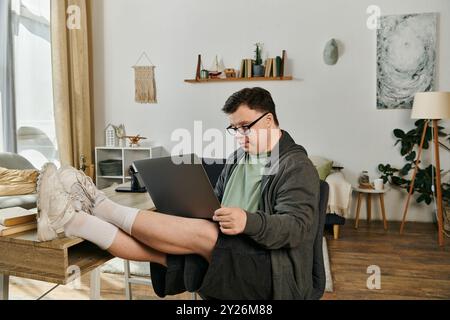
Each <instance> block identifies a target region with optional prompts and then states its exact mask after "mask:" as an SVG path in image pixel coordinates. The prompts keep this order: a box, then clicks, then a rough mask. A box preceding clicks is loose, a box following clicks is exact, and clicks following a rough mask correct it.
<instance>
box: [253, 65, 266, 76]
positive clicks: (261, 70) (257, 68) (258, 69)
mask: <svg viewBox="0 0 450 320" xmlns="http://www.w3.org/2000/svg"><path fill="white" fill-rule="evenodd" d="M265 71H266V68H265V67H264V66H263V65H254V66H253V76H254V77H264V74H265Z"/></svg>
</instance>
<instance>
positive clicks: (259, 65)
mask: <svg viewBox="0 0 450 320" xmlns="http://www.w3.org/2000/svg"><path fill="white" fill-rule="evenodd" d="M255 46H256V49H255V64H254V65H253V76H255V77H264V73H265V68H264V66H263V60H262V44H261V43H256V44H255Z"/></svg>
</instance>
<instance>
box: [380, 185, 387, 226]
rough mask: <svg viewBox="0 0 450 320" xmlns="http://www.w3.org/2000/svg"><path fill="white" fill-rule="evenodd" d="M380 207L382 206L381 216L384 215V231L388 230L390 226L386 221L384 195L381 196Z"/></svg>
mask: <svg viewBox="0 0 450 320" xmlns="http://www.w3.org/2000/svg"><path fill="white" fill-rule="evenodd" d="M380 205H381V214H382V215H383V223H384V230H387V229H388V224H387V220H386V209H385V207H384V194H380Z"/></svg>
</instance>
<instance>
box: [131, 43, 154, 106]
mask: <svg viewBox="0 0 450 320" xmlns="http://www.w3.org/2000/svg"><path fill="white" fill-rule="evenodd" d="M142 58H146V59H147V61H148V62H149V63H150V65H141V66H139V65H138V63H139V62H140V61H141V60H142ZM133 69H134V73H135V86H136V97H135V100H136V102H138V103H157V99H156V82H155V66H154V65H153V63H152V62H151V60H150V58H149V57H148V55H147V53H146V52H143V53H142V54H141V56H140V57H139V59H138V61H137V62H136V64H135V65H134V66H133Z"/></svg>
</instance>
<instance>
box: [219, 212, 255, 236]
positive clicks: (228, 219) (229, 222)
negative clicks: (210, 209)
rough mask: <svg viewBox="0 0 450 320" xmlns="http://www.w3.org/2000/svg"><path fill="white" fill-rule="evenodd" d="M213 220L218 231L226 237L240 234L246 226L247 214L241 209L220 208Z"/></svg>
mask: <svg viewBox="0 0 450 320" xmlns="http://www.w3.org/2000/svg"><path fill="white" fill-rule="evenodd" d="M213 220H214V221H216V222H219V225H220V231H222V233H223V234H225V235H227V236H237V235H239V234H242V233H243V232H244V230H245V226H246V225H247V213H246V212H245V211H244V210H242V209H241V208H220V209H219V210H216V212H214V217H213Z"/></svg>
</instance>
